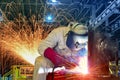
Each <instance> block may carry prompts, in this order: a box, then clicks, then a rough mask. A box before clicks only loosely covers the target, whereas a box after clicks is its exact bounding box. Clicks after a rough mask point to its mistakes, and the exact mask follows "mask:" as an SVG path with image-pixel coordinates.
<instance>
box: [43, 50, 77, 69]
mask: <svg viewBox="0 0 120 80" xmlns="http://www.w3.org/2000/svg"><path fill="white" fill-rule="evenodd" d="M44 56H45V57H46V58H48V59H49V60H50V61H51V62H52V63H53V64H54V65H55V67H61V66H64V67H65V68H66V69H72V68H74V67H76V66H77V65H76V64H75V63H73V62H69V61H68V60H67V59H65V58H63V57H62V56H61V55H60V54H58V53H56V52H55V51H54V50H53V49H52V48H47V49H46V50H45V52H44Z"/></svg>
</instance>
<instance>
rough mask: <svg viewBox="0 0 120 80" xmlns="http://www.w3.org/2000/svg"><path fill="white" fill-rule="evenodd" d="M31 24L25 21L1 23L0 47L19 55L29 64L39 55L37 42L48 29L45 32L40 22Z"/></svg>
mask: <svg viewBox="0 0 120 80" xmlns="http://www.w3.org/2000/svg"><path fill="white" fill-rule="evenodd" d="M32 25H33V26H31V25H29V24H28V23H27V21H23V22H22V23H20V24H19V23H18V22H8V23H1V26H0V44H1V45H0V47H2V49H3V50H2V51H11V52H12V54H13V55H14V54H15V55H16V56H20V57H21V58H23V59H24V60H26V61H27V62H29V63H30V64H34V62H35V58H36V57H37V56H40V54H39V53H38V46H39V43H40V41H41V40H42V37H43V36H44V35H47V34H48V32H49V31H46V32H45V31H44V29H43V27H42V26H41V24H38V23H34V24H32ZM32 27H33V30H32ZM43 34H44V35H43Z"/></svg>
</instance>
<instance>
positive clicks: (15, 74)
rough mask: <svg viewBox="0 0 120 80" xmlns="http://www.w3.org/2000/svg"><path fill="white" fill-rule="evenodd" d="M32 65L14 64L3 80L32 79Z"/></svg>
mask: <svg viewBox="0 0 120 80" xmlns="http://www.w3.org/2000/svg"><path fill="white" fill-rule="evenodd" d="M32 74H33V66H32V65H13V66H12V67H11V70H10V71H9V72H7V73H5V74H4V75H3V77H2V80H32Z"/></svg>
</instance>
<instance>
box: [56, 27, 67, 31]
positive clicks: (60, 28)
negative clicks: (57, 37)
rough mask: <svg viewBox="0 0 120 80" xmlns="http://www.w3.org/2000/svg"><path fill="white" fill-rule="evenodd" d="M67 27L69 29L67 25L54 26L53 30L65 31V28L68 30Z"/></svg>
mask: <svg viewBox="0 0 120 80" xmlns="http://www.w3.org/2000/svg"><path fill="white" fill-rule="evenodd" d="M68 29H69V27H66V26H60V27H58V28H55V29H54V31H66V30H68Z"/></svg>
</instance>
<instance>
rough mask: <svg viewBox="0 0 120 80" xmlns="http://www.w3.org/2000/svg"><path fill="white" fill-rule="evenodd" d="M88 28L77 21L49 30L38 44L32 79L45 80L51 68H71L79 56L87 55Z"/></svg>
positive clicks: (75, 64) (76, 64)
mask: <svg viewBox="0 0 120 80" xmlns="http://www.w3.org/2000/svg"><path fill="white" fill-rule="evenodd" d="M87 44H88V28H87V26H85V25H83V24H80V23H78V22H70V23H69V24H68V26H60V27H58V28H56V29H54V30H53V31H51V32H50V33H49V34H48V36H47V37H46V38H45V39H44V40H42V41H41V42H40V44H39V48H38V52H39V54H40V56H39V57H37V58H36V60H35V66H34V74H33V80H46V76H47V74H48V73H49V72H51V71H52V69H53V68H56V67H63V66H64V67H65V69H68V70H70V69H73V68H75V67H76V66H78V65H79V63H78V61H79V59H80V57H83V56H86V55H87Z"/></svg>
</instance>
